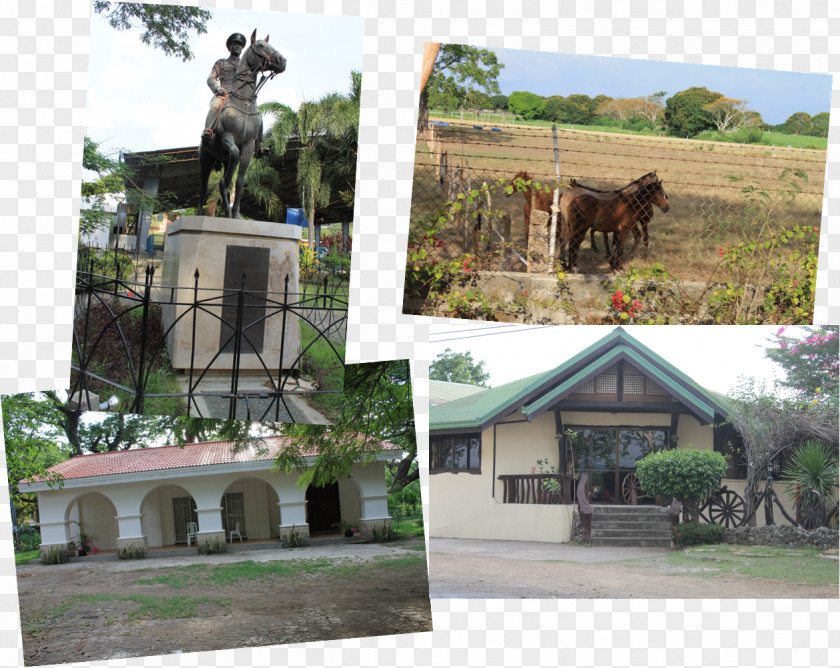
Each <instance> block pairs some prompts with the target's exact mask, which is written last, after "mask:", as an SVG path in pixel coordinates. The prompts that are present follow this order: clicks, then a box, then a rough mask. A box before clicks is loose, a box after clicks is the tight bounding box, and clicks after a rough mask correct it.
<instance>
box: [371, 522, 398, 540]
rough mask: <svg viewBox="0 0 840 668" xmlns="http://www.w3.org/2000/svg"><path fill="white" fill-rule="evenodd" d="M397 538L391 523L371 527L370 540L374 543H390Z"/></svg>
mask: <svg viewBox="0 0 840 668" xmlns="http://www.w3.org/2000/svg"><path fill="white" fill-rule="evenodd" d="M396 537H397V534H396V532H395V531H394V527H393V526H391V523H390V522H387V521H384V522H382V526H381V527H377V526H376V525H373V526H371V527H370V540H371V542H372V543H388V542H390V541H392V540H394V538H396Z"/></svg>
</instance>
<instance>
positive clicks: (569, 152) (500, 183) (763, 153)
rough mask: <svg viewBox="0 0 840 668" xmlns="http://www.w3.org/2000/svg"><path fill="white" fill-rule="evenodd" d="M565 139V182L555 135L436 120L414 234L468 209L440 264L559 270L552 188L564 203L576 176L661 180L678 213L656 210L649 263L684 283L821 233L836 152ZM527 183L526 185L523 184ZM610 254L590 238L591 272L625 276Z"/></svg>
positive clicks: (595, 136)
mask: <svg viewBox="0 0 840 668" xmlns="http://www.w3.org/2000/svg"><path fill="white" fill-rule="evenodd" d="M557 138H558V142H557V143H558V151H557V156H558V162H559V173H560V180H559V183H558V181H557V178H556V172H555V151H554V145H553V142H552V133H551V129H549V128H530V127H517V126H512V125H505V126H504V127H503V128H489V127H485V126H477V125H470V124H455V123H454V122H453V123H449V124H439V123H433V124H432V125H431V126H430V130H429V135H428V140H427V141H420V140H418V145H417V152H416V156H415V172H414V183H413V192H412V204H411V223H412V231H413V232H416V231H418V230H422V229H423V227H424V226H426V225H428V224H429V223H430V222H431V221H436V220H438V218H439V215H440V213H441V212H442V211H443V212H452V206H451V204H450V203H452V202H456V203H458V202H461V207H460V208H459V210H458V211H457V214H459V215H454V216H450V222H449V223H448V224H447V225H445V226H438V227H437V229H436V235H437V238H438V239H439V241H440V243H439V244H435V247H434V251H433V252H434V254H435V256H436V258H437V259H439V260H440V261H445V260H451V259H453V258H457V257H459V256H462V255H463V254H474V255H476V256H478V257H481V258H482V259H483V260H484V261H485V263H484V264H485V266H486V268H492V269H503V270H507V271H530V272H544V271H552V270H553V269H554V268H555V266H556V264H557V262H556V260H558V259H559V254H560V252H561V247H562V243H561V239H560V235H561V234H562V232H563V229H564V228H563V227H562V226H563V220H562V219H563V216H562V215H561V216H559V218H560V220H558V221H556V229H557V230H558V232H557V233H556V234H555V243H554V244H552V243H551V241H552V235H551V232H550V230H551V216H550V212H551V205H550V203H551V201H552V199H553V194H552V193H551V192H550V191H552V190H553V189H554V188H555V187H557V186H559V187H560V193H559V194H561V195H562V193H563V191H565V190H567V189H568V186H569V185H570V184H571V183H573V179H574V182H576V183H577V184H579V185H582V186H586V187H587V188H590V189H598V190H602V191H612V190H616V189H620V188H623V187H626V186H628V184H630V183H632V182H633V181H635V180H636V179H638V178H639V177H641V176H642V175H644V174H646V173H649V172H655V173H656V176H657V177H658V178H659V179H660V180H661V182H662V184H663V188H664V190H665V192H666V193H667V197H668V202H669V205H670V207H669V210H668V211H667V213H665V212H663V211H660V210H658V209H656V208H654V209H653V210H652V211H651V212H650V215H649V218H648V221H647V223H648V225H647V227H648V229H647V230H646V231H647V232H648V233H649V237H650V238H649V241H648V243H647V244H645V243H644V241H645V239H644V238H640V241H639V243H641V244H642V246H641V251H640V254H641V255H642V256H644V260H643V261H644V262H647V263H648V264H653V263H657V262H658V263H661V264H662V265H664V266H665V267H666V268H668V269H669V270H670V271H672V272H674V273H676V274H678V275H680V277H681V278H684V279H698V280H705V279H706V278H707V277H708V275H709V273H710V272H711V271H713V269H714V267H715V266H716V264H717V263H718V259H719V257H720V254H721V252H722V251H723V249H725V248H727V247H731V246H733V245H735V244H739V243H742V242H745V241H750V240H755V239H757V238H759V237H760V236H761V235H763V234H767V233H772V232H775V231H779V230H784V229H790V228H792V227H793V226H795V225H800V226H802V225H807V226H813V227H819V225H820V216H821V209H822V197H823V196H822V189H823V182H824V173H825V152H824V151H816V150H807V149H792V148H781V147H771V146H761V145H740V144H725V143H721V142H707V141H692V140H680V139H673V138H665V137H661V138H660V137H648V136H634V135H619V134H615V135H611V134H608V133H595V132H581V131H576V130H575V131H570V130H559V131H558V137H557ZM517 175H519V176H520V180H519V181H518V183H519V187H511V185H512V184H513V182H514V180H515V179H516V177H517ZM522 179H524V180H526V181H530V182H533V183H535V184H538V186H539V187H538V190H540V191H542V192H541V196H540V198H539V200H540V201H534V202H531V201H529V198H530V197H531V193H530V192H529V191H528V190H526V189H525V188H524V187H523V185H522ZM546 190H548V191H549V193H545V192H544V191H546ZM479 193H480V197H477V196H476V195H478V194H479ZM470 194H472V195H473V197H472V198H470V197H469V196H470ZM546 195H547V197H546ZM468 199H472V201H471V202H469V207H470V208H469V209H468V207H467V201H466V200H468ZM529 209H530V212H529ZM636 217H637V218H639V217H640V216H638V215H637V216H636ZM641 217H644V215H643V214H642V216H641ZM635 227H636V230H635V231H634V230H633V229H629V230H628V232H627V234H626V235H625V241H626V240H627V239H632V240H633V241H634V243H636V241H635V240H636V236H637V234H638V235H643V233H644V232H645V230H642V229H639V228H640V225H639V224H638V221H637V223H636V224H635ZM566 234H570V232H569V230H568V228H566ZM567 240H568V238H567V239H564V240H563V241H567ZM552 246H553V248H552ZM552 251H553V253H552ZM605 251H606V248H605V244H604V243H603V242H602V237H601V236H600V235H594V234H593V235H590V236H589V239H588V240H587V241H586V242H585V244H584V247H583V250H582V252H581V257H580V265H579V269H580V271H582V272H584V273H597V272H600V271H604V270H606V271H609V270H610V269H611V268H614V267H613V266H612V265H611V264H610V263H609V262H608V257H607V254H606V252H605ZM645 251H647V252H645ZM628 255H629V254H628Z"/></svg>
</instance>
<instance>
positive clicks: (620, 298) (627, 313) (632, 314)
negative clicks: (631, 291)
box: [610, 290, 642, 322]
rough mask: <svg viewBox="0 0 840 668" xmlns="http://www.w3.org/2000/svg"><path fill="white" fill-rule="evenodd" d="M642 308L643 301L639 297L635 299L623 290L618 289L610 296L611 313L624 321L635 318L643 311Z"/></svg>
mask: <svg viewBox="0 0 840 668" xmlns="http://www.w3.org/2000/svg"><path fill="white" fill-rule="evenodd" d="M641 310H642V304H641V302H639V300H638V299H633V297H631V296H630V295H628V294H625V293H624V292H622V291H621V290H616V291H615V293H614V294H613V296H612V297H610V313H611V314H612V316H613V317H616V318H618V319H619V320H620V321H622V322H627V321H628V320H635V319H636V317H637V316H638V315H639V313H641Z"/></svg>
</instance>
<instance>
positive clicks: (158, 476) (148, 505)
mask: <svg viewBox="0 0 840 668" xmlns="http://www.w3.org/2000/svg"><path fill="white" fill-rule="evenodd" d="M223 468H224V467H216V470H215V471H204V472H203V473H200V474H199V473H192V474H191V475H188V474H184V472H183V471H178V470H176V469H172V470H167V471H163V472H155V475H151V474H139V475H135V474H132V475H133V476H134V478H135V479H133V480H126V479H125V478H127V477H131V476H120V478H122V480H121V481H119V480H118V481H114V477H102V478H87V479H80V480H67V481H65V484H64V487H63V488H60V489H47V490H42V491H39V492H38V503H39V512H40V518H41V523H40V524H41V538H42V543H43V544H45V545H53V544H61V543H65V542H67V541H68V540H70V539H71V537H72V534H71V530H72V529H73V528H74V527H75V533H76V534H78V528H77V526H76V525H74V524H72V523H71V520H73V519H76V520H80V521H82V523H83V525H84V530H85V533H88V534H94V535H96V536H97V537H98V542H96V543H94V544H96V545H97V547H99V548H100V549H116V548H117V538H120V539H135V538H144V539H145V540H146V544H147V545H148V546H149V547H160V546H162V545H172V544H174V542H175V526H174V510H173V502H172V499H173V498H177V497H183V496H191V497H192V498H193V499H194V500H195V503H196V511H197V513H198V524H199V534H201V533H214V532H221V531H222V515H221V503H222V496H223V494H224V493H225V492H242V494H243V502H244V506H245V523H246V530H247V536H248V538H250V539H268V538H272V537H276V536H278V535H279V534H280V531H279V530H280V527H281V526H292V525H295V526H303V525H305V524H306V520H305V506H306V501H305V493H306V490H301V489H299V488H298V486H297V476H295V475H287V474H283V473H277V472H272V471H270V470H268V469H265V470H256V471H254V470H251V471H236V470H230V468H231V467H227V469H228V470H220V469H223ZM384 469H385V464H384V462H383V461H377V462H374V463H373V464H370V465H368V466H363V465H361V464H356V465H354V466H353V467H352V469H351V471H352V476H353V480H347V481H343V482H341V483H340V485H339V490H340V493H341V494H342V496H343V499H342V506H343V508H346V511H345V512H346V517H347V521H355V520H357V519H387V518H388V517H389V516H388V505H387V493H386V490H385V470H384ZM143 477H146V478H148V479H142V478H143ZM77 498H81V503H76V502H75V500H76V499H77ZM343 517H344V513H343Z"/></svg>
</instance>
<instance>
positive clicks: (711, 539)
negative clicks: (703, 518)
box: [671, 522, 725, 548]
mask: <svg viewBox="0 0 840 668" xmlns="http://www.w3.org/2000/svg"><path fill="white" fill-rule="evenodd" d="M724 531H725V529H724V528H723V527H722V526H721V525H720V524H694V522H683V523H682V524H675V525H674V526H672V527H671V539H672V540H673V541H674V543H675V544H676V545H677V546H678V547H682V548H684V547H691V546H692V545H712V544H714V543H719V542H720V540H721V538H723V532H724Z"/></svg>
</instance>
